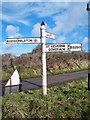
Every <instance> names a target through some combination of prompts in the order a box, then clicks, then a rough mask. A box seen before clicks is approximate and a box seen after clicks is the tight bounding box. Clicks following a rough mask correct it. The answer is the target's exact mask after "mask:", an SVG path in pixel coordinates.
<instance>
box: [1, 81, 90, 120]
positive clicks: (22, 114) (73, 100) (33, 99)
mask: <svg viewBox="0 0 90 120" xmlns="http://www.w3.org/2000/svg"><path fill="white" fill-rule="evenodd" d="M2 111H3V113H2V117H3V119H4V118H19V119H21V118H55V119H56V118H67V119H70V118H81V119H82V120H89V110H88V81H87V79H84V80H80V81H73V82H70V83H65V84H62V85H59V86H54V87H51V88H48V95H47V96H44V97H43V96H42V94H41V90H33V91H26V92H21V93H16V94H9V95H6V96H5V97H4V98H3V99H2Z"/></svg>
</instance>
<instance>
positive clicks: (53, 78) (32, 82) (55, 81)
mask: <svg viewBox="0 0 90 120" xmlns="http://www.w3.org/2000/svg"><path fill="white" fill-rule="evenodd" d="M87 77H88V70H84V71H79V72H73V73H65V74H60V75H50V76H47V85H48V87H50V86H54V85H59V84H62V83H65V82H71V81H73V80H74V81H75V80H80V79H83V78H87ZM5 84H6V82H4V83H3V84H2V86H5ZM0 86H1V84H0ZM41 87H42V78H41V77H36V78H30V79H25V80H23V81H22V91H26V90H32V89H39V88H41ZM0 95H1V89H0Z"/></svg>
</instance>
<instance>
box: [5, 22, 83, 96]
mask: <svg viewBox="0 0 90 120" xmlns="http://www.w3.org/2000/svg"><path fill="white" fill-rule="evenodd" d="M46 38H50V39H55V35H54V34H52V33H48V32H46V29H45V23H44V22H43V21H42V23H41V27H40V37H39V38H38V37H36V38H34V37H32V38H7V39H6V43H7V44H41V47H42V51H41V53H42V92H43V95H47V70H46V53H47V52H72V51H81V50H82V45H81V44H60V43H59V44H46Z"/></svg>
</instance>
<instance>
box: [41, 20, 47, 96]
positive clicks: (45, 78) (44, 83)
mask: <svg viewBox="0 0 90 120" xmlns="http://www.w3.org/2000/svg"><path fill="white" fill-rule="evenodd" d="M40 33H41V46H42V48H41V49H42V89H43V90H42V91H43V95H47V73H46V72H47V71H46V52H45V47H46V46H45V44H46V40H45V38H46V32H45V24H44V22H43V21H42V23H41V28H40Z"/></svg>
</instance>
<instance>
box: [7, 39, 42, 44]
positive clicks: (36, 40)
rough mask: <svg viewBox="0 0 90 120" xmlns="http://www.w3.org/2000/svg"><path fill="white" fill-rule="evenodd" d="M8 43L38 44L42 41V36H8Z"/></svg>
mask: <svg viewBox="0 0 90 120" xmlns="http://www.w3.org/2000/svg"><path fill="white" fill-rule="evenodd" d="M6 43H7V44H19V43H20V44H38V43H41V40H40V38H7V39H6Z"/></svg>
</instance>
